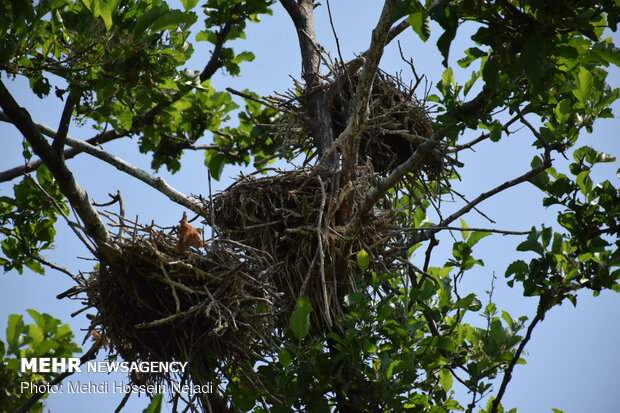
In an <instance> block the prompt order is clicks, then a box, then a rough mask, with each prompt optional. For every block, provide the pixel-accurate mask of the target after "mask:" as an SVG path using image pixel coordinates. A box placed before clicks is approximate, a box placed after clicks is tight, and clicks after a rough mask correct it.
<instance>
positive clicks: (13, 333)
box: [6, 314, 24, 354]
mask: <svg viewBox="0 0 620 413" xmlns="http://www.w3.org/2000/svg"><path fill="white" fill-rule="evenodd" d="M23 329H24V321H23V316H21V315H19V314H11V315H9V323H8V325H7V327H6V342H7V344H8V345H9V350H8V351H9V353H13V354H16V352H17V349H18V348H19V346H18V343H19V337H20V335H21V333H22V331H23Z"/></svg>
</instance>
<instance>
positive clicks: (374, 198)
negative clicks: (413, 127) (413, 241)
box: [345, 128, 448, 236]
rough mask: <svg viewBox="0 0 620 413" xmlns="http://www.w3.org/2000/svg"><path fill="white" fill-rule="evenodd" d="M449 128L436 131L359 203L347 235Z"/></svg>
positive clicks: (355, 230)
mask: <svg viewBox="0 0 620 413" xmlns="http://www.w3.org/2000/svg"><path fill="white" fill-rule="evenodd" d="M447 130H448V129H447V128H443V129H440V130H438V131H436V132H434V133H433V135H431V137H430V138H429V139H428V140H427V141H426V142H424V143H423V144H421V145H420V146H418V147H417V148H416V150H415V152H413V154H411V156H410V157H409V159H407V160H406V161H405V162H403V163H402V164H400V165H399V166H398V167H397V168H396V169H394V170H393V171H392V173H390V175H388V176H387V177H386V178H385V179H383V180H382V181H380V182H379V183H378V184H377V186H376V187H375V189H374V190H373V191H372V192H371V193H369V194H368V195H366V198H365V199H364V200H363V201H362V202H361V203H360V204H359V205H358V207H357V211H356V212H355V215H354V216H353V219H352V220H351V223H350V224H349V228H347V231H346V232H345V234H346V235H348V236H352V235H353V234H355V233H356V232H357V230H358V228H359V225H360V224H361V222H362V221H364V220H365V219H366V218H367V217H368V213H369V212H370V210H371V209H372V208H373V207H374V205H375V204H376V203H377V202H378V201H379V200H380V199H381V198H382V197H383V196H384V195H385V194H386V193H387V192H388V191H389V190H390V188H392V187H393V186H394V185H396V184H397V183H398V181H400V180H401V179H402V178H403V177H404V176H405V175H406V174H408V173H409V172H411V171H412V170H413V169H414V168H415V167H416V166H417V165H418V164H419V163H420V161H421V160H422V158H424V156H426V154H427V153H429V152H431V151H432V150H433V149H434V148H435V147H436V146H437V145H439V142H441V139H442V138H443V137H444V135H445V133H446V131H447ZM444 226H445V224H444Z"/></svg>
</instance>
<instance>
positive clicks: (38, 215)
mask: <svg viewBox="0 0 620 413" xmlns="http://www.w3.org/2000/svg"><path fill="white" fill-rule="evenodd" d="M25 152H26V153H29V150H28V149H26V150H25ZM59 208H60V211H62V213H63V214H65V215H68V214H69V208H68V206H67V202H66V201H65V199H64V195H63V194H62V193H61V192H60V189H59V188H58V185H57V184H56V183H55V182H54V178H53V177H52V175H51V174H50V172H49V170H48V169H47V168H46V167H45V166H42V167H41V168H39V169H38V170H37V173H36V181H35V180H34V178H32V177H30V176H28V177H25V178H23V179H22V180H21V182H19V183H18V184H15V185H14V186H13V197H8V196H3V197H0V231H1V232H2V235H4V239H3V240H2V252H3V253H4V255H5V257H0V264H1V265H3V266H4V271H10V270H12V269H16V270H17V271H18V272H19V273H20V274H21V273H22V272H23V271H24V266H26V267H27V268H29V269H30V270H32V271H34V272H36V273H38V274H44V273H45V269H44V267H43V266H42V265H41V264H40V263H39V261H37V260H35V258H34V257H37V256H39V255H41V253H42V251H44V250H46V249H50V248H53V243H54V236H55V235H56V230H55V229H54V224H55V223H56V220H57V219H58V214H59V213H60V211H59Z"/></svg>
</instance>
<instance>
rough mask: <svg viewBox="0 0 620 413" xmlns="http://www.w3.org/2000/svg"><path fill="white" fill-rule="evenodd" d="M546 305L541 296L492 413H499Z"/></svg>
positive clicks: (493, 404)
mask: <svg viewBox="0 0 620 413" xmlns="http://www.w3.org/2000/svg"><path fill="white" fill-rule="evenodd" d="M545 303H546V296H545V295H541V296H540V300H539V302H538V308H537V310H536V315H535V316H534V319H533V320H532V322H531V323H530V325H529V327H528V328H527V332H526V333H525V337H524V338H523V341H521V344H519V347H518V348H517V352H516V353H515V355H514V356H513V358H512V360H510V364H508V367H507V368H506V371H504V378H503V379H502V384H501V385H500V388H499V391H498V392H497V396H496V397H495V399H493V402H492V404H491V410H490V413H497V409H498V407H499V404H500V402H501V400H502V397H503V396H504V393H505V392H506V387H507V386H508V382H510V379H512V371H513V370H514V368H515V366H516V365H517V362H518V361H519V359H520V358H521V354H522V353H523V350H524V349H525V346H526V345H527V343H528V342H529V341H530V339H531V338H532V332H533V331H534V328H535V327H536V325H537V324H538V323H539V322H541V321H542V320H543V319H544V318H545V313H546V312H547V310H548V308H547V306H546V305H545Z"/></svg>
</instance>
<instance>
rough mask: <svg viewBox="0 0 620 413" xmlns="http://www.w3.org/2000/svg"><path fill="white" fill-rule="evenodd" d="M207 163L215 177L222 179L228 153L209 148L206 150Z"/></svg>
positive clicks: (217, 179)
mask: <svg viewBox="0 0 620 413" xmlns="http://www.w3.org/2000/svg"><path fill="white" fill-rule="evenodd" d="M205 165H206V166H207V167H208V168H209V171H210V172H211V175H213V179H215V180H216V181H219V180H220V177H221V176H222V171H223V170H224V166H225V165H226V155H224V154H223V153H221V152H217V151H213V150H209V151H206V152H205Z"/></svg>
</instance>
